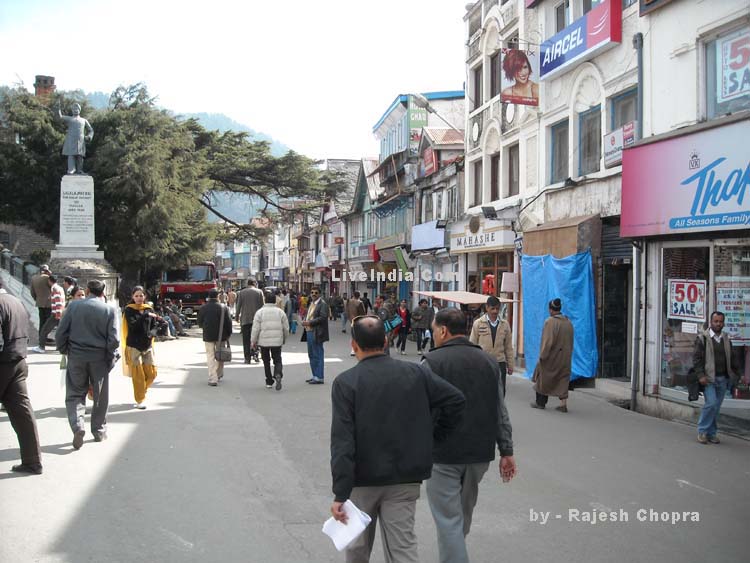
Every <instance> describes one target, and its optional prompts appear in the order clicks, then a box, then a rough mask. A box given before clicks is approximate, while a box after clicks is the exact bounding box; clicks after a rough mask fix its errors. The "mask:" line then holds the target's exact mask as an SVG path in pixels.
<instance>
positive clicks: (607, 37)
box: [539, 0, 622, 80]
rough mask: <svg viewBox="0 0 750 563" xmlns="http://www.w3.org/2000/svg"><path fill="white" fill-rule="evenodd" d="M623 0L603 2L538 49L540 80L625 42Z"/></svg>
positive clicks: (605, 0)
mask: <svg viewBox="0 0 750 563" xmlns="http://www.w3.org/2000/svg"><path fill="white" fill-rule="evenodd" d="M620 2H621V0H604V1H603V2H601V3H600V4H598V5H597V6H596V7H594V8H592V9H591V10H589V11H588V12H587V13H586V14H584V15H583V17H582V18H579V19H577V20H576V21H574V22H573V23H572V24H570V25H569V26H568V27H566V28H565V29H563V30H562V31H560V32H559V33H556V34H555V35H553V36H552V37H550V38H549V39H547V40H546V41H545V42H543V43H542V44H541V46H540V48H539V51H540V59H541V70H540V77H541V79H542V80H546V79H548V78H552V77H553V76H555V75H558V74H560V73H562V72H566V71H568V70H570V69H571V68H573V66H574V65H575V64H577V63H580V62H583V61H587V60H589V59H591V58H593V57H595V56H596V55H598V54H599V53H601V52H602V51H605V50H607V49H609V48H611V47H614V46H615V45H617V44H618V43H620V41H621V40H622V8H621V6H620Z"/></svg>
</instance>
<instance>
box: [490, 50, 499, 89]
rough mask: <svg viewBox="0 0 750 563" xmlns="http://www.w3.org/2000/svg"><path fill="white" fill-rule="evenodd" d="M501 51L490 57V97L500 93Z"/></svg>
mask: <svg viewBox="0 0 750 563" xmlns="http://www.w3.org/2000/svg"><path fill="white" fill-rule="evenodd" d="M500 72H501V70H500V51H498V52H497V53H495V54H494V55H492V56H491V57H490V98H494V97H495V96H499V95H500Z"/></svg>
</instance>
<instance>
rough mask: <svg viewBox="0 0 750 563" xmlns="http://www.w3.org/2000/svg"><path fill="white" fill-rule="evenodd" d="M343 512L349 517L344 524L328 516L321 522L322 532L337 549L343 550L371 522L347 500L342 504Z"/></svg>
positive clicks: (370, 519) (367, 516) (368, 517)
mask: <svg viewBox="0 0 750 563" xmlns="http://www.w3.org/2000/svg"><path fill="white" fill-rule="evenodd" d="M343 509H344V512H345V513H346V515H347V516H348V517H349V521H348V522H347V523H346V524H343V523H342V522H339V521H338V520H334V519H333V517H331V518H329V519H328V520H326V521H325V524H323V533H324V534H325V535H327V536H328V537H329V538H331V539H332V540H333V545H335V546H336V549H338V550H339V551H343V550H345V549H346V548H347V547H348V546H349V544H350V543H352V542H353V541H354V540H355V539H357V538H358V537H359V535H360V534H361V533H362V532H364V531H365V528H367V525H368V524H369V523H370V522H372V518H370V516H369V515H367V514H365V513H364V512H362V511H361V510H360V509H359V508H357V507H356V506H355V504H354V503H353V502H352V501H350V500H347V501H346V502H345V503H344V505H343Z"/></svg>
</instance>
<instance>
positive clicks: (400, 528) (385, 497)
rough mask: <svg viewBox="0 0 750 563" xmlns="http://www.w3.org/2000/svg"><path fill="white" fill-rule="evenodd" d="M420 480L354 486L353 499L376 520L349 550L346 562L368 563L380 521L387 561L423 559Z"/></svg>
mask: <svg viewBox="0 0 750 563" xmlns="http://www.w3.org/2000/svg"><path fill="white" fill-rule="evenodd" d="M420 486H421V485H420V483H408V484H403V485H386V486H383V487H354V489H352V494H351V495H350V497H349V498H350V500H351V501H352V502H353V503H354V504H356V505H357V508H359V509H360V510H362V511H363V512H366V513H367V514H369V515H370V518H372V522H371V523H370V525H369V526H367V528H366V529H365V531H364V532H362V535H361V536H359V537H358V538H357V539H356V540H354V541H353V542H352V543H351V545H350V546H349V548H348V549H347V550H346V563H367V562H368V561H370V553H371V552H372V546H373V543H374V542H375V525H376V524H377V523H378V520H380V536H381V538H382V540H383V553H384V554H385V561H386V563H415V562H418V561H419V555H418V553H417V536H416V535H415V534H414V512H415V510H416V507H417V499H418V498H419V487H420Z"/></svg>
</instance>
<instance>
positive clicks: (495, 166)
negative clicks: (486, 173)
mask: <svg viewBox="0 0 750 563" xmlns="http://www.w3.org/2000/svg"><path fill="white" fill-rule="evenodd" d="M497 199H500V153H497V154H493V155H492V156H491V157H490V201H495V200H497Z"/></svg>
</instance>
